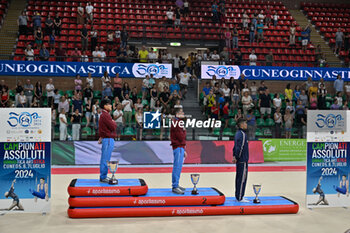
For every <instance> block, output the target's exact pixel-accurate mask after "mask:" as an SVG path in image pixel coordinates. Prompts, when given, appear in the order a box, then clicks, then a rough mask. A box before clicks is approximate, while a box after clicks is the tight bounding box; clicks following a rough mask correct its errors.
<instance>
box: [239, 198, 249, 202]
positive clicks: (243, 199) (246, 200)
mask: <svg viewBox="0 0 350 233" xmlns="http://www.w3.org/2000/svg"><path fill="white" fill-rule="evenodd" d="M238 202H242V203H249V202H250V201H249V200H248V199H246V198H244V197H243V198H242V200H240V201H238Z"/></svg>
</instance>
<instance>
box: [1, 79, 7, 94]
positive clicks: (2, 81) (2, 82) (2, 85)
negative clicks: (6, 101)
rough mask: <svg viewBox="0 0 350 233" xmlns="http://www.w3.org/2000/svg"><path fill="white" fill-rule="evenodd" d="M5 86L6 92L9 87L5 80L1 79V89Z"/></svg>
mask: <svg viewBox="0 0 350 233" xmlns="http://www.w3.org/2000/svg"><path fill="white" fill-rule="evenodd" d="M3 88H5V90H6V92H7V91H8V90H9V87H8V86H7V85H6V84H5V80H1V83H0V90H2V89H3Z"/></svg>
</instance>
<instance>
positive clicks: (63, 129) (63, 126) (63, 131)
mask: <svg viewBox="0 0 350 233" xmlns="http://www.w3.org/2000/svg"><path fill="white" fill-rule="evenodd" d="M59 111H60V115H59V119H60V141H65V140H67V117H66V111H65V110H64V108H61V109H59Z"/></svg>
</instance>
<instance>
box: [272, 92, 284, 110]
mask: <svg viewBox="0 0 350 233" xmlns="http://www.w3.org/2000/svg"><path fill="white" fill-rule="evenodd" d="M272 102H273V107H274V108H275V109H277V108H281V107H282V99H281V98H280V94H278V93H277V94H275V98H274V99H273V101H272Z"/></svg>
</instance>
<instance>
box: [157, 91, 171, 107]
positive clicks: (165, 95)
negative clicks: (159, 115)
mask: <svg viewBox="0 0 350 233" xmlns="http://www.w3.org/2000/svg"><path fill="white" fill-rule="evenodd" d="M159 100H160V102H161V103H162V105H163V108H165V109H167V111H169V109H170V104H169V102H170V100H171V98H170V92H169V90H168V87H167V86H164V90H163V92H161V93H160V95H159Z"/></svg>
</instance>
